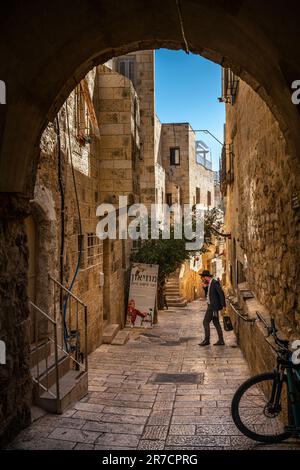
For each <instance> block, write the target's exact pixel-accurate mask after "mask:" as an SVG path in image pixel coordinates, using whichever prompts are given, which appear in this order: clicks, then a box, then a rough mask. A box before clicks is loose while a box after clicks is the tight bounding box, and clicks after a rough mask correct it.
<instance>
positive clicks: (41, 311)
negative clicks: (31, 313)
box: [29, 300, 56, 325]
mask: <svg viewBox="0 0 300 470" xmlns="http://www.w3.org/2000/svg"><path fill="white" fill-rule="evenodd" d="M29 304H30V305H32V306H33V307H34V308H35V309H36V310H38V311H39V312H40V313H41V314H42V315H44V317H46V318H47V320H49V321H50V322H51V323H52V325H56V321H55V320H53V318H51V317H49V315H47V313H45V312H44V311H43V310H42V309H40V307H38V306H37V305H35V304H34V303H33V302H31V300H29Z"/></svg>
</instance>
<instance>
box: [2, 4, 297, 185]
mask: <svg viewBox="0 0 300 470" xmlns="http://www.w3.org/2000/svg"><path fill="white" fill-rule="evenodd" d="M291 4H292V5H291V8H290V10H289V12H288V13H285V22H284V23H283V22H282V21H281V18H282V10H281V7H280V6H279V5H278V6H277V5H274V3H273V2H272V3H271V2H264V3H263V4H262V3H261V2H259V1H253V0H252V1H251V0H232V1H231V2H225V1H223V0H217V1H215V2H210V1H208V0H201V1H195V0H181V2H180V8H178V2H176V1H175V0H166V1H164V2H163V3H162V2H159V1H158V0H155V1H152V2H141V1H139V0H130V1H128V2H126V4H125V3H124V2H122V1H114V2H109V3H107V2H104V1H100V2H96V3H95V2H94V1H93V0H86V1H85V2H84V3H83V2H81V1H79V0H76V1H75V2H63V3H62V2H59V1H54V2H51V4H50V5H47V9H46V10H45V7H44V6H43V5H42V4H41V3H40V2H35V3H34V8H32V10H33V11H31V9H30V8H28V6H25V5H22V4H20V3H19V2H16V1H12V2H10V4H9V5H8V6H5V7H4V10H5V11H4V12H3V15H2V18H3V19H2V20H1V21H2V24H1V31H2V35H3V38H4V41H3V46H2V49H1V68H2V70H1V77H0V78H1V80H4V81H5V83H6V88H7V105H6V106H5V109H2V108H1V119H0V136H1V137H2V138H1V140H2V143H1V164H0V175H1V185H0V190H1V191H2V192H21V193H23V194H24V193H30V192H32V190H33V183H34V176H35V168H36V164H37V158H38V146H39V145H38V144H39V138H40V136H41V133H42V131H43V129H44V128H45V126H46V124H47V122H48V121H49V120H51V119H52V118H53V117H54V115H55V114H56V113H57V111H58V109H59V108H60V106H61V105H62V103H63V102H64V101H65V99H66V97H67V96H68V95H69V93H70V91H71V90H72V89H73V88H74V86H75V84H76V83H78V82H79V81H80V80H81V79H82V78H83V77H84V75H85V74H86V73H87V71H88V70H90V69H91V68H92V67H93V66H94V65H96V64H99V63H103V62H104V61H105V60H107V59H109V58H110V57H112V56H117V55H121V54H124V53H128V52H130V51H134V50H142V49H149V48H151V49H153V48H158V47H167V48H172V49H179V48H184V47H188V48H189V49H190V50H191V51H193V52H195V53H199V54H201V55H203V56H204V57H207V58H209V59H211V60H213V61H215V62H218V63H220V64H222V65H226V66H230V67H231V68H232V69H233V71H234V72H235V73H237V75H239V76H240V77H241V78H242V79H243V80H244V81H246V82H248V84H250V85H251V86H252V88H253V89H254V90H255V91H257V93H258V94H259V95H260V96H261V97H262V98H263V99H264V100H265V102H266V103H267V104H268V106H269V107H270V109H271V111H272V112H273V114H274V115H275V117H276V119H277V120H278V122H279V124H280V126H281V129H282V131H283V133H284V135H285V137H286V141H287V144H288V147H289V152H291V153H293V154H294V155H296V152H297V150H298V151H299V150H300V137H299V133H298V127H299V122H300V121H299V114H298V111H297V107H296V106H294V105H293V104H292V102H291V88H290V86H291V83H292V81H293V80H295V79H297V78H299V77H300V65H299V61H298V57H297V50H296V44H298V43H299V34H300V33H299V31H298V24H297V17H298V14H299V10H300V6H299V3H298V2H296V1H292V2H291ZM292 7H293V8H292ZM297 13H298V14H297ZM12 24H13V25H14V28H12V27H11V25H12ZM126 25H130V27H129V28H126ZM199 25H201V27H199ZM184 38H185V40H184ZM25 59H26V60H25ZM16 136H18V138H16ZM298 153H300V152H298Z"/></svg>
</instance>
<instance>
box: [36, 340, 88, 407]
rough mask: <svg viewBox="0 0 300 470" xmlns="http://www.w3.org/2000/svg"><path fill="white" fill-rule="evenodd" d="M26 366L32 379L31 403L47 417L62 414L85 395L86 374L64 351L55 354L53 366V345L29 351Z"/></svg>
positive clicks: (48, 343) (86, 385)
mask: <svg viewBox="0 0 300 470" xmlns="http://www.w3.org/2000/svg"><path fill="white" fill-rule="evenodd" d="M29 364H30V371H31V376H32V379H33V389H32V394H33V396H32V399H33V400H32V401H33V403H34V404H35V405H36V406H38V407H40V408H42V409H44V410H45V411H47V412H48V413H58V414H60V413H63V412H64V410H66V409H67V408H68V407H69V406H70V405H71V404H72V403H74V402H76V401H78V400H80V399H81V398H83V397H84V396H85V395H86V394H87V392H88V374H87V372H86V371H82V370H77V369H76V366H75V367H74V363H73V361H72V359H71V357H70V355H69V354H68V353H66V352H65V351H63V350H58V353H57V362H56V356H55V353H54V350H53V345H52V344H51V343H50V342H49V341H45V342H44V343H41V344H40V345H39V346H38V347H32V349H31V351H30V355H29ZM57 378H58V379H59V380H58V382H57ZM57 384H58V388H59V397H57Z"/></svg>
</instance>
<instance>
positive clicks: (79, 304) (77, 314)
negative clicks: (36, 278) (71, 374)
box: [49, 274, 88, 372]
mask: <svg viewBox="0 0 300 470" xmlns="http://www.w3.org/2000/svg"><path fill="white" fill-rule="evenodd" d="M49 279H50V281H52V283H53V306H54V315H55V316H56V293H57V292H59V293H60V296H61V293H62V291H64V292H65V293H66V296H67V300H66V301H65V304H64V308H62V305H61V306H60V315H61V340H60V341H61V347H60V349H61V350H62V351H64V352H67V354H69V356H70V357H71V359H72V361H73V362H74V363H75V364H76V365H77V366H78V368H81V367H82V364H81V363H80V362H79V360H78V359H79V357H80V356H81V355H82V351H81V344H80V343H81V341H80V339H81V338H83V342H84V359H85V360H84V363H85V371H86V372H87V370H88V354H87V351H88V307H87V305H86V304H85V303H84V302H83V301H82V300H81V299H79V297H77V296H76V295H75V294H73V292H72V291H71V290H70V289H68V288H67V287H65V286H64V285H62V284H61V283H60V282H59V281H57V280H56V279H55V278H54V277H52V276H51V275H50V274H49ZM73 307H74V308H73ZM71 341H72V343H71ZM64 346H65V347H64ZM69 346H70V351H69ZM65 349H66V350H67V351H65ZM70 352H71V354H70ZM72 352H73V353H74V354H75V358H74V357H73V355H72Z"/></svg>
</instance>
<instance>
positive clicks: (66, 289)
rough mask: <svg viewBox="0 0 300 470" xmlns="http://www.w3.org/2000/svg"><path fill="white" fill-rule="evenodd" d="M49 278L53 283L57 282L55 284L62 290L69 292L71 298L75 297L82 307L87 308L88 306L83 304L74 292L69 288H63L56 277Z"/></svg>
mask: <svg viewBox="0 0 300 470" xmlns="http://www.w3.org/2000/svg"><path fill="white" fill-rule="evenodd" d="M49 278H50V279H51V281H53V282H55V284H57V285H58V286H59V287H60V288H61V289H63V290H64V291H65V292H67V293H68V294H69V295H70V296H71V297H73V299H75V300H76V301H77V302H78V303H80V305H82V307H86V304H85V303H84V302H82V300H80V299H79V298H78V297H77V296H76V295H75V294H73V292H72V291H70V290H69V289H68V288H67V287H65V286H63V285H62V284H61V283H60V282H59V281H57V280H56V279H55V278H54V277H52V276H50V275H49Z"/></svg>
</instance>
